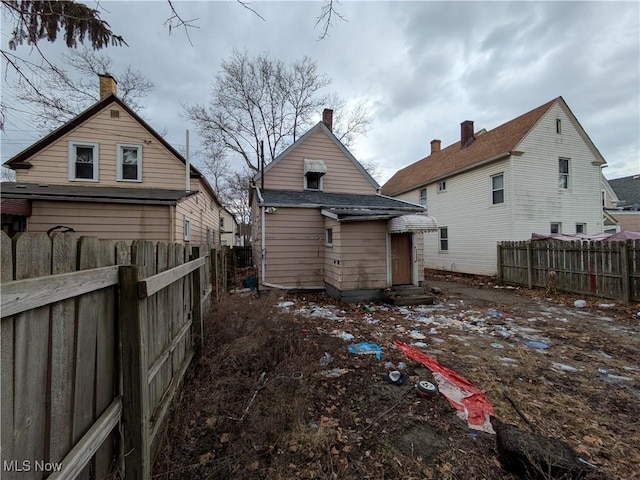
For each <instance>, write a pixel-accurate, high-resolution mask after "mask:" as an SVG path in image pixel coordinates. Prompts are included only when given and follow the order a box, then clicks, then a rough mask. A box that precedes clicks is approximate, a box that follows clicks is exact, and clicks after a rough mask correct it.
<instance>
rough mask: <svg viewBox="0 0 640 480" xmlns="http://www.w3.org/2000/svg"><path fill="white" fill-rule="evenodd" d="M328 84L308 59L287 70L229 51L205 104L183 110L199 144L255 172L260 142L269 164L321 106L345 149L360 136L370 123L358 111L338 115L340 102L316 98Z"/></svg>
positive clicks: (278, 62) (341, 109)
mask: <svg viewBox="0 0 640 480" xmlns="http://www.w3.org/2000/svg"><path fill="white" fill-rule="evenodd" d="M330 84H331V79H330V78H329V77H328V76H327V75H325V74H323V73H320V72H319V71H318V68H317V64H316V63H315V62H314V61H313V60H312V59H310V58H308V57H304V58H302V59H300V60H296V61H295V62H294V63H292V64H290V65H287V64H285V63H284V62H282V61H281V60H276V59H272V58H271V57H270V56H269V54H267V53H263V54H260V55H258V56H257V57H254V58H250V57H249V56H248V53H247V52H246V51H244V52H240V51H238V50H234V51H233V53H232V54H231V56H230V57H229V59H227V60H225V61H223V62H222V71H221V72H220V73H219V74H218V75H216V77H215V79H214V81H213V84H212V89H211V94H210V98H209V101H208V103H207V104H205V105H187V106H184V108H185V112H186V116H187V118H189V119H190V120H191V121H193V122H194V123H195V124H196V128H197V130H198V133H199V135H200V136H201V137H202V139H203V142H204V144H205V145H207V146H213V145H221V146H222V147H223V148H224V149H225V150H227V151H230V152H233V153H235V154H237V155H239V156H240V157H241V158H242V159H243V160H244V162H245V164H246V165H247V167H249V169H251V170H253V171H254V172H255V171H258V168H259V161H258V159H259V157H260V142H261V141H262V140H264V142H265V159H266V161H267V162H270V161H272V160H273V159H274V158H275V157H276V156H277V155H278V154H279V153H281V152H282V151H283V150H284V149H285V148H286V147H287V146H289V145H290V144H291V143H292V142H294V141H295V140H296V139H297V138H298V137H299V135H300V134H301V133H302V132H303V131H304V130H305V129H307V128H309V127H310V126H311V125H312V120H313V117H314V116H316V115H317V114H318V113H319V112H320V110H321V109H322V108H323V107H328V108H333V110H334V111H335V116H336V122H335V124H334V125H335V126H336V128H335V134H336V136H338V138H340V139H341V141H342V142H343V143H345V145H347V146H348V145H349V143H350V142H352V141H353V139H354V138H355V137H356V136H357V135H361V134H363V133H365V132H366V130H367V126H368V124H369V122H370V120H369V118H368V116H367V115H366V111H365V108H364V106H362V105H356V106H355V107H353V108H352V110H351V112H350V113H349V112H347V113H346V114H344V111H346V107H345V102H344V101H343V100H341V99H340V98H339V97H338V96H337V95H322V94H321V93H320V91H321V90H322V89H323V88H325V87H327V86H329V85H330Z"/></svg>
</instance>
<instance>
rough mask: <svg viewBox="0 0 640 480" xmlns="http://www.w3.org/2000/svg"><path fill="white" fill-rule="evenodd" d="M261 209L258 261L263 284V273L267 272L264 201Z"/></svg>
mask: <svg viewBox="0 0 640 480" xmlns="http://www.w3.org/2000/svg"><path fill="white" fill-rule="evenodd" d="M260 209H261V210H262V211H261V215H262V219H261V221H260V230H261V236H262V238H261V240H260V247H261V249H260V262H261V265H260V267H261V269H260V273H261V277H262V284H263V285H264V284H265V281H264V279H265V275H266V273H267V265H266V258H265V257H266V255H267V249H266V248H265V244H266V241H267V233H266V231H265V228H264V220H265V209H266V207H265V206H264V203H263V204H262V206H261V207H260Z"/></svg>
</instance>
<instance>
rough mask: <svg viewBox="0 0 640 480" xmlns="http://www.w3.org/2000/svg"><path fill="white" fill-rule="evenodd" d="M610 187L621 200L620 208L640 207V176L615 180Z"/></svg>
mask: <svg viewBox="0 0 640 480" xmlns="http://www.w3.org/2000/svg"><path fill="white" fill-rule="evenodd" d="M609 185H611V188H612V189H613V191H614V192H616V195H617V196H618V198H619V199H620V202H619V203H618V206H619V207H621V206H630V205H635V204H638V205H640V175H638V174H636V175H630V176H628V177H622V178H615V179H613V180H609Z"/></svg>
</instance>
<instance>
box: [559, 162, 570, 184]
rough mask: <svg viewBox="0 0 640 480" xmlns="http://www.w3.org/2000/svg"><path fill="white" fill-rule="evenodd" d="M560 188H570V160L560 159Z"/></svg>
mask: <svg viewBox="0 0 640 480" xmlns="http://www.w3.org/2000/svg"><path fill="white" fill-rule="evenodd" d="M558 172H559V178H558V188H560V189H562V190H567V189H568V188H569V159H568V158H560V159H558Z"/></svg>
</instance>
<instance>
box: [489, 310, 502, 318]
mask: <svg viewBox="0 0 640 480" xmlns="http://www.w3.org/2000/svg"><path fill="white" fill-rule="evenodd" d="M487 315H489V316H490V317H494V318H497V317H501V316H502V314H501V313H500V312H499V311H497V310H487Z"/></svg>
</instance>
